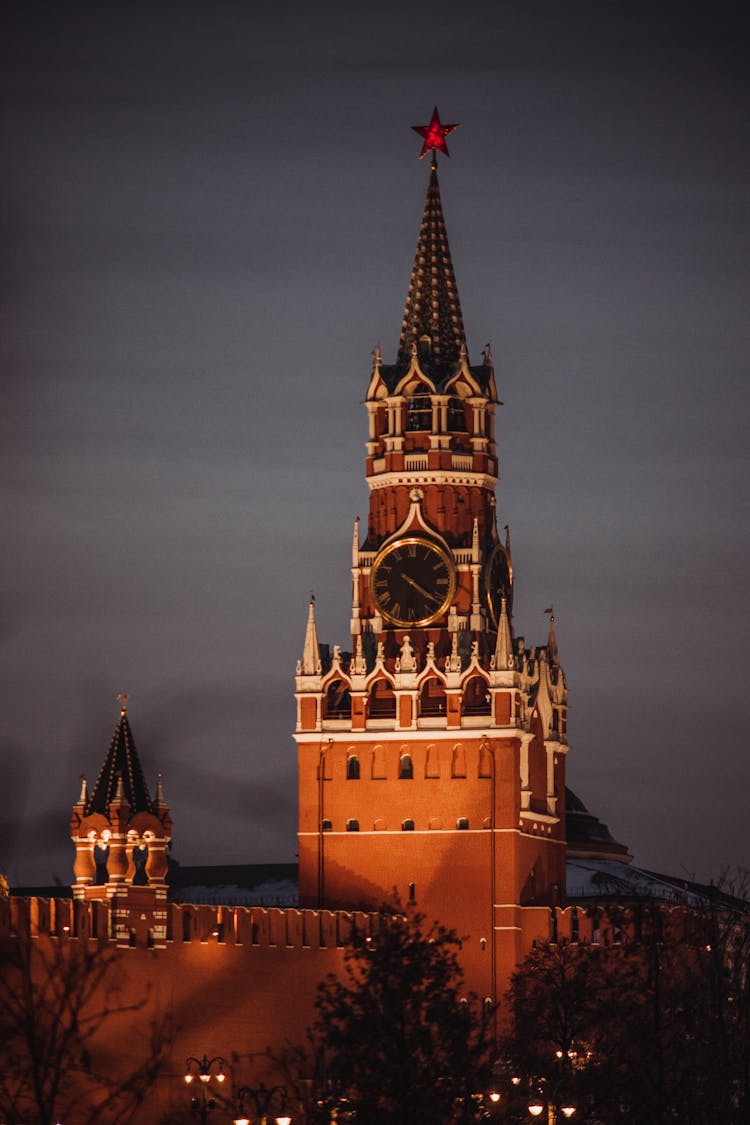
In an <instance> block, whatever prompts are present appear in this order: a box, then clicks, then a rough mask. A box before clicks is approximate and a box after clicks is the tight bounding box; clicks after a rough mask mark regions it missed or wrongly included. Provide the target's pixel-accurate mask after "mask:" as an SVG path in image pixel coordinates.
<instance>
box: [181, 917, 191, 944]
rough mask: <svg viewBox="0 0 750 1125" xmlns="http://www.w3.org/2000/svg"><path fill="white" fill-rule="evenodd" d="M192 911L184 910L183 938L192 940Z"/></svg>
mask: <svg viewBox="0 0 750 1125" xmlns="http://www.w3.org/2000/svg"><path fill="white" fill-rule="evenodd" d="M190 930H191V927H190V912H189V911H188V910H184V911H183V914H182V940H183V941H190Z"/></svg>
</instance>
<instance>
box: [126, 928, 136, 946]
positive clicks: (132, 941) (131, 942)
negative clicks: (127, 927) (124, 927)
mask: <svg viewBox="0 0 750 1125" xmlns="http://www.w3.org/2000/svg"><path fill="white" fill-rule="evenodd" d="M128 945H129V946H130V948H131V949H135V930H132V929H131V931H130V933H129V934H128Z"/></svg>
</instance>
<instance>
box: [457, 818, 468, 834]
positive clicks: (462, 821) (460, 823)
mask: <svg viewBox="0 0 750 1125" xmlns="http://www.w3.org/2000/svg"><path fill="white" fill-rule="evenodd" d="M468 827H469V818H468V816H460V817H459V818H458V820H457V821H456V828H458V829H460V830H461V831H464V832H465V831H466V829H467V828H468Z"/></svg>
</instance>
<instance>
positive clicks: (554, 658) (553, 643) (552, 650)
mask: <svg viewBox="0 0 750 1125" xmlns="http://www.w3.org/2000/svg"><path fill="white" fill-rule="evenodd" d="M544 612H545V613H548V614H549V637H548V639H547V653H548V654H549V662H550V664H559V663H560V654H559V651H558V648H557V634H556V632H555V615H554V613H553V612H552V606H550V607H549V609H545V611H544Z"/></svg>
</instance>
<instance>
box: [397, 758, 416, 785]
mask: <svg viewBox="0 0 750 1125" xmlns="http://www.w3.org/2000/svg"><path fill="white" fill-rule="evenodd" d="M398 776H399V777H402V778H406V779H407V780H409V781H411V780H413V778H414V762H413V761H412V757H411V754H408V753H407V754H402V755H401V757H400V758H399V761H398Z"/></svg>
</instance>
